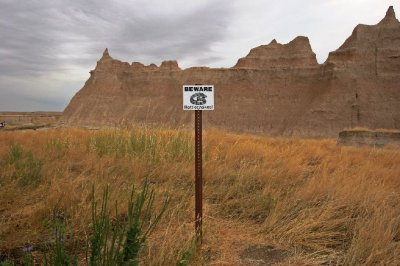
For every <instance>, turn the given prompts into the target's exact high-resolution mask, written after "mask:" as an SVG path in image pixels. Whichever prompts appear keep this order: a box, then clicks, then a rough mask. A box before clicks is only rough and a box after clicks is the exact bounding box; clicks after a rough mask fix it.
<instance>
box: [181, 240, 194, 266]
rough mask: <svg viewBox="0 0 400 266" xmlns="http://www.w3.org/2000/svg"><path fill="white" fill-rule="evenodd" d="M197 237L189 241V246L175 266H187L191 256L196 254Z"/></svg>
mask: <svg viewBox="0 0 400 266" xmlns="http://www.w3.org/2000/svg"><path fill="white" fill-rule="evenodd" d="M197 243H198V242H197V236H194V237H193V238H192V241H190V245H189V246H188V247H187V249H186V250H185V252H183V254H182V257H181V259H180V260H179V261H178V262H177V263H176V266H189V265H190V264H189V262H190V259H191V258H192V256H193V254H194V253H195V252H196V248H197Z"/></svg>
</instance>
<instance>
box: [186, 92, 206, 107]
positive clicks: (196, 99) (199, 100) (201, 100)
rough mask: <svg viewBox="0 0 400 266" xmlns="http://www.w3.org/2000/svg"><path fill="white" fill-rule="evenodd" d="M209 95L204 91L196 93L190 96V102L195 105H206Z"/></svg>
mask: <svg viewBox="0 0 400 266" xmlns="http://www.w3.org/2000/svg"><path fill="white" fill-rule="evenodd" d="M206 98H207V95H205V94H204V93H201V92H199V93H195V94H193V95H192V96H191V97H190V102H191V103H192V104H195V105H204V104H206V103H207V100H206Z"/></svg>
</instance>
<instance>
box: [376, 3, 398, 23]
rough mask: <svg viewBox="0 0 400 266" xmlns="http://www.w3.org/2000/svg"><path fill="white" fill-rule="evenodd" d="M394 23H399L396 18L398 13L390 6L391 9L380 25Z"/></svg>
mask: <svg viewBox="0 0 400 266" xmlns="http://www.w3.org/2000/svg"><path fill="white" fill-rule="evenodd" d="M392 23H399V21H398V20H397V18H396V13H395V12H394V8H393V6H390V7H389V9H388V10H387V11H386V16H385V17H384V18H383V19H382V20H381V22H379V23H378V25H386V24H392Z"/></svg>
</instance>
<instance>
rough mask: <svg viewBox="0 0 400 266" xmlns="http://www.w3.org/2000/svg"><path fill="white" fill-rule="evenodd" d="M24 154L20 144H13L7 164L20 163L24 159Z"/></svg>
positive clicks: (9, 150)
mask: <svg viewBox="0 0 400 266" xmlns="http://www.w3.org/2000/svg"><path fill="white" fill-rule="evenodd" d="M22 154H23V150H22V147H21V145H19V144H18V143H13V144H11V146H10V148H9V149H8V154H7V162H8V163H9V164H14V163H16V162H18V161H19V160H20V159H21V158H22Z"/></svg>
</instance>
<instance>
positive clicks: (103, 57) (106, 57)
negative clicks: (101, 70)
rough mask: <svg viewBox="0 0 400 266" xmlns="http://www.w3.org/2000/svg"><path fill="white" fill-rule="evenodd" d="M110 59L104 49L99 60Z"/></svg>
mask: <svg viewBox="0 0 400 266" xmlns="http://www.w3.org/2000/svg"><path fill="white" fill-rule="evenodd" d="M110 58H111V56H110V54H109V52H108V48H106V49H105V50H104V52H103V56H102V57H101V58H100V60H104V59H110Z"/></svg>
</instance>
